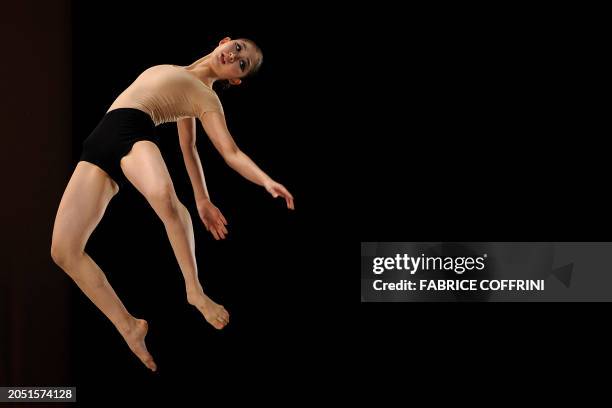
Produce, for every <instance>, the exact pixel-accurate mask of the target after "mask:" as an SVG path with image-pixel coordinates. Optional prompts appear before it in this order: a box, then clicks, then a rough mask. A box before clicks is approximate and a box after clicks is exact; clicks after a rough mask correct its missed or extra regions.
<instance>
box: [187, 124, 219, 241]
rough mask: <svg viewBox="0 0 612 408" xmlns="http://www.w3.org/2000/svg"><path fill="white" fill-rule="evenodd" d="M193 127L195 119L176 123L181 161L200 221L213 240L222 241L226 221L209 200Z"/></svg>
mask: <svg viewBox="0 0 612 408" xmlns="http://www.w3.org/2000/svg"><path fill="white" fill-rule="evenodd" d="M195 125H196V124H195V118H183V119H179V120H178V121H177V122H176V126H177V129H178V134H179V142H180V146H181V152H182V153H183V160H184V161H185V167H186V168H187V173H188V174H189V179H190V180H191V185H192V187H193V194H194V196H195V201H196V207H197V209H198V214H199V215H200V219H201V220H202V222H203V223H204V226H205V227H206V229H207V230H208V231H210V233H211V234H212V235H213V237H214V238H215V239H217V240H218V239H224V238H225V235H226V234H227V228H226V225H227V220H226V219H225V217H224V216H223V214H222V213H221V211H219V209H218V208H217V207H216V206H215V205H214V204H213V203H212V202H211V200H210V195H209V194H208V188H207V187H206V179H205V178H204V170H203V169H202V163H201V161H200V155H199V154H198V150H197V147H196V126H195Z"/></svg>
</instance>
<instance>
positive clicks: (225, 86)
mask: <svg viewBox="0 0 612 408" xmlns="http://www.w3.org/2000/svg"><path fill="white" fill-rule="evenodd" d="M238 40H240V41H245V42H248V43H249V44H250V45H251V46H252V47H253V48H255V52H256V53H257V54H259V60H257V63H255V65H253V67H252V68H251V69H250V70H249V72H248V73H247V74H246V75H245V76H243V77H242V79H244V78H248V77H252V76H254V75H256V74H257V73H258V72H259V70H260V68H261V64H262V63H263V52H262V51H261V48H259V46H258V45H257V44H255V41H253V40H249V39H248V38H244V37H242V38H237V39H236V41H238ZM231 86H232V84H231V83H230V81H229V79H225V80H223V81H222V82H221V89H223V90H225V89H229V88H231Z"/></svg>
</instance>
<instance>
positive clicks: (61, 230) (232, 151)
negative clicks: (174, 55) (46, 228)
mask: <svg viewBox="0 0 612 408" xmlns="http://www.w3.org/2000/svg"><path fill="white" fill-rule="evenodd" d="M262 58H263V55H262V53H261V50H260V49H259V48H258V47H257V45H255V43H253V42H252V41H250V40H247V39H238V40H231V39H230V38H224V39H223V40H221V41H220V42H219V46H218V47H217V48H215V49H214V50H213V51H212V52H211V53H209V54H208V55H206V56H204V57H202V58H200V59H199V60H197V61H195V62H194V63H193V64H191V65H189V66H186V67H182V66H177V65H156V66H153V67H150V68H148V69H147V70H145V71H144V72H142V74H140V75H139V76H138V78H136V80H135V81H134V82H133V83H132V84H131V85H130V86H129V87H128V88H127V89H125V91H123V92H122V93H121V94H120V95H119V96H118V97H117V99H116V100H115V101H114V102H113V104H112V105H111V106H110V108H109V109H108V111H107V112H106V114H105V115H104V117H103V118H102V120H101V121H100V123H99V124H98V126H97V127H96V128H95V129H94V130H93V132H92V133H91V134H90V135H89V137H88V138H87V139H86V140H85V141H84V142H83V151H82V154H81V157H80V161H79V162H78V164H77V166H76V168H75V170H74V173H73V174H72V176H71V178H70V181H69V182H68V185H67V187H66V190H65V192H64V194H63V196H62V199H61V202H60V204H59V209H58V211H57V215H56V218H55V224H54V227H53V238H52V243H51V256H52V258H53V260H54V261H55V262H56V263H57V265H59V266H60V267H61V268H62V269H63V270H64V271H65V272H66V273H67V274H68V275H69V276H70V277H71V278H72V279H73V280H74V281H75V283H76V284H77V285H78V286H79V288H80V289H81V290H82V291H83V292H84V293H85V295H87V297H88V298H89V299H90V300H91V301H92V302H93V303H94V304H95V305H96V306H97V307H98V308H99V309H100V310H101V311H102V312H103V313H104V314H105V315H106V317H108V319H109V320H110V321H111V322H112V323H113V324H114V325H115V327H116V328H117V330H118V331H119V333H121V335H122V336H123V338H124V339H125V341H126V342H127V344H128V346H129V347H130V349H131V350H132V351H133V352H134V354H136V356H137V357H138V358H139V359H140V360H141V361H142V362H143V363H144V364H145V365H146V366H147V367H148V368H149V369H151V370H153V371H155V370H156V369H157V367H156V365H155V362H154V361H153V358H152V356H151V354H150V353H149V352H148V351H147V348H146V345H145V336H146V334H147V322H146V321H145V320H143V319H137V318H135V317H134V316H132V315H131V314H130V313H129V312H128V311H127V310H126V308H125V306H124V305H123V303H122V302H121V300H120V299H119V298H118V296H117V294H116V293H115V291H114V290H113V288H112V287H111V285H110V284H109V282H108V280H107V279H106V276H105V275H104V273H103V272H102V270H101V269H100V268H99V267H98V265H96V263H95V262H94V261H93V260H92V259H91V257H90V256H89V255H88V254H87V253H85V251H84V250H85V244H86V242H87V240H88V239H89V236H90V235H91V233H92V232H93V230H94V229H95V227H96V226H97V225H98V223H99V222H100V220H101V219H102V216H103V215H104V211H105V209H106V207H107V205H108V203H109V202H110V200H111V199H112V198H113V197H114V196H115V195H116V194H117V193H118V192H119V190H120V188H121V187H122V186H124V185H126V183H127V182H130V183H131V184H133V185H134V187H135V188H136V189H137V190H138V191H139V192H140V193H142V194H143V195H144V197H145V198H146V200H147V201H148V203H149V204H150V205H151V207H152V208H153V210H154V211H155V213H156V214H157V215H158V216H159V217H160V219H161V220H162V222H163V223H164V226H165V229H166V233H167V234H168V238H169V239H170V243H171V246H172V249H173V251H174V254H175V256H176V259H177V261H178V263H179V267H180V269H181V272H182V274H183V277H184V279H185V289H186V295H187V301H188V302H189V303H190V304H191V305H193V306H195V307H197V308H198V310H199V311H200V312H201V313H202V314H203V315H204V318H205V319H206V320H207V321H208V322H209V323H210V324H211V325H213V326H214V327H215V328H217V329H222V328H223V327H225V326H226V325H227V324H228V322H229V313H228V312H227V311H226V310H225V308H224V307H223V306H221V305H219V304H217V303H215V302H213V301H212V300H211V299H210V298H209V297H208V296H206V294H205V293H204V290H203V288H202V285H201V283H200V281H199V279H198V270H197V265H196V257H195V243H194V235H193V226H192V223H191V218H190V215H189V212H188V210H187V208H186V207H185V206H184V205H183V204H182V203H181V202H180V201H179V200H178V198H177V195H176V193H175V191H174V186H173V184H172V180H171V179H170V175H169V173H168V169H167V167H166V165H165V163H164V160H163V159H162V155H161V153H160V150H159V148H158V145H157V144H158V139H157V135H156V133H155V127H156V126H157V125H159V124H161V123H166V122H176V123H177V128H178V135H179V139H180V146H181V151H182V153H183V157H184V161H185V165H186V167H187V171H188V174H189V178H190V180H191V184H192V186H193V191H194V196H195V199H196V203H197V209H198V213H199V215H200V217H201V219H202V221H203V223H204V225H205V227H206V229H207V230H208V231H210V232H211V233H212V235H213V236H214V238H215V239H223V238H225V235H226V234H227V229H226V226H227V221H226V220H225V218H224V217H223V214H221V212H220V211H219V209H218V208H217V207H216V206H215V205H214V204H213V203H212V202H211V201H210V197H209V195H208V191H207V189H206V183H205V179H204V173H203V170H202V165H201V163H200V159H199V156H198V152H197V150H196V144H195V135H196V129H195V126H196V123H195V120H196V118H198V119H199V120H200V122H201V123H202V126H203V128H204V130H205V131H206V134H207V135H208V137H209V138H210V139H211V141H212V142H213V144H214V146H215V148H216V149H217V150H218V151H219V153H220V154H221V155H222V156H223V158H224V160H225V162H226V163H227V164H228V165H229V166H230V167H231V168H233V169H234V170H236V171H237V172H238V173H239V174H241V175H242V176H244V177H245V178H246V179H248V180H250V181H252V182H253V183H255V184H258V185H261V186H263V187H265V189H266V190H267V191H268V192H269V193H270V194H271V195H272V196H273V197H282V198H284V199H285V201H286V204H287V207H288V208H290V209H294V204H293V197H292V195H291V194H290V193H289V192H288V191H287V189H286V188H285V187H283V186H282V185H281V184H279V183H277V182H276V181H274V180H272V179H271V178H270V177H269V176H268V175H267V174H266V173H264V172H263V171H262V170H261V169H260V168H259V167H257V165H256V164H255V163H253V161H252V160H251V159H250V158H249V157H248V156H247V155H246V154H244V153H243V152H242V151H240V149H239V148H238V146H236V143H235V142H234V140H233V138H232V136H231V135H230V133H229V131H228V129H227V126H226V123H225V118H224V115H223V107H222V105H221V102H220V101H219V98H218V96H217V94H216V93H215V91H214V90H213V88H212V85H213V83H214V82H215V81H218V80H227V81H228V82H229V83H230V84H232V85H238V84H240V82H241V78H244V77H246V76H248V75H250V74H252V73H254V72H255V71H256V70H257V69H258V68H259V66H260V65H261V62H262Z"/></svg>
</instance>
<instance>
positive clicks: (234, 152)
mask: <svg viewBox="0 0 612 408" xmlns="http://www.w3.org/2000/svg"><path fill="white" fill-rule="evenodd" d="M200 121H201V122H202V126H203V127H204V130H205V131H206V134H207V135H208V137H209V138H210V140H211V141H212V143H213V145H214V146H215V148H216V149H217V150H218V151H219V153H220V154H221V156H223V159H224V160H225V162H226V163H227V165H228V166H230V167H231V168H232V169H234V170H235V171H237V172H238V173H239V174H240V175H241V176H242V177H244V178H246V179H247V180H249V181H251V182H253V183H255V184H258V185H260V186H263V187H264V188H265V189H266V190H267V191H268V192H269V193H270V194H272V196H273V197H275V198H276V197H278V196H281V197H283V198H284V199H285V201H286V202H287V208H290V209H292V210H293V209H294V205H293V196H292V195H291V193H289V191H287V189H286V188H285V187H284V186H283V185H282V184H280V183H277V182H276V181H274V180H272V178H270V176H268V175H267V174H266V173H264V171H263V170H261V169H260V168H259V167H258V166H257V165H256V164H255V163H254V162H253V160H251V159H250V158H249V156H247V155H246V154H245V153H243V152H242V151H241V150H240V149H239V148H238V146H237V145H236V142H235V141H234V138H233V137H232V135H231V134H230V132H229V130H228V129H227V124H226V122H225V117H224V116H223V115H222V114H221V113H218V112H207V113H205V114H204V115H202V117H201V118H200Z"/></svg>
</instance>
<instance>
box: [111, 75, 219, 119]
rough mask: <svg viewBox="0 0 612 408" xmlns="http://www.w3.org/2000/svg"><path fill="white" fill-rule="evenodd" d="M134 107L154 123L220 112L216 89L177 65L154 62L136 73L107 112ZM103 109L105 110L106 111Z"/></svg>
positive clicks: (200, 116)
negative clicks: (146, 114) (134, 78)
mask: <svg viewBox="0 0 612 408" xmlns="http://www.w3.org/2000/svg"><path fill="white" fill-rule="evenodd" d="M117 108H136V109H139V110H142V111H144V112H146V113H148V114H149V116H151V119H153V122H155V126H157V125H160V124H162V123H166V122H176V121H177V120H178V119H181V118H186V117H197V118H200V119H201V118H202V116H203V114H204V113H206V112H211V111H214V112H220V113H223V107H222V105H221V101H220V100H219V97H218V96H217V94H216V92H215V91H214V90H213V89H212V88H211V87H209V86H207V85H205V84H204V83H203V82H202V81H200V80H199V79H198V78H197V77H196V76H195V75H194V74H192V73H190V72H188V71H187V70H186V69H185V68H183V67H179V66H177V65H155V66H153V67H150V68H148V69H146V70H145V71H144V72H143V73H142V74H140V75H139V76H138V77H137V78H136V80H134V82H132V84H131V85H130V86H128V87H127V88H126V90H125V91H123V92H122V93H121V94H120V95H119V96H118V97H117V99H115V101H114V102H113V104H112V105H111V106H110V107H109V108H108V111H111V110H113V109H117ZM108 111H107V112H108Z"/></svg>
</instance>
